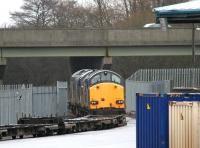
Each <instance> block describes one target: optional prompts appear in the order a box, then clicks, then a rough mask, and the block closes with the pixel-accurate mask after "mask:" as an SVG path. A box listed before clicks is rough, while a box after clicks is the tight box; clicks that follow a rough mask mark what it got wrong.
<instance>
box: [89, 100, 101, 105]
mask: <svg viewBox="0 0 200 148" xmlns="http://www.w3.org/2000/svg"><path fill="white" fill-rule="evenodd" d="M90 104H91V105H97V104H99V102H98V101H90Z"/></svg>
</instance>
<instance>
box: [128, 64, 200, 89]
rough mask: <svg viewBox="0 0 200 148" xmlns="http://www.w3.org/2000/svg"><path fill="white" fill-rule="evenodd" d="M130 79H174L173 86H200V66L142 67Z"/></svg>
mask: <svg viewBox="0 0 200 148" xmlns="http://www.w3.org/2000/svg"><path fill="white" fill-rule="evenodd" d="M129 80H134V81H147V82H149V81H162V80H172V87H200V68H182V69H141V70H138V71H137V72H136V73H134V74H133V75H132V76H131V77H130V78H129Z"/></svg>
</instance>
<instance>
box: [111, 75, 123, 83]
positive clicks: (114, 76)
mask: <svg viewBox="0 0 200 148" xmlns="http://www.w3.org/2000/svg"><path fill="white" fill-rule="evenodd" d="M112 81H113V82H116V83H121V79H120V77H118V76H116V75H112Z"/></svg>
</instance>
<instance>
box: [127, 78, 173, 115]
mask: <svg viewBox="0 0 200 148" xmlns="http://www.w3.org/2000/svg"><path fill="white" fill-rule="evenodd" d="M169 92H171V81H152V82H142V81H133V80H129V79H127V80H126V112H127V113H129V112H134V111H136V93H169Z"/></svg>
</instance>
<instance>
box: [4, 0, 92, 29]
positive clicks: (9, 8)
mask: <svg viewBox="0 0 200 148" xmlns="http://www.w3.org/2000/svg"><path fill="white" fill-rule="evenodd" d="M78 1H80V2H85V1H89V0H78ZM0 2H1V4H0V27H3V26H4V25H5V24H11V23H12V21H11V19H10V15H9V12H13V11H17V10H20V7H21V6H22V5H23V0H0Z"/></svg>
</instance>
